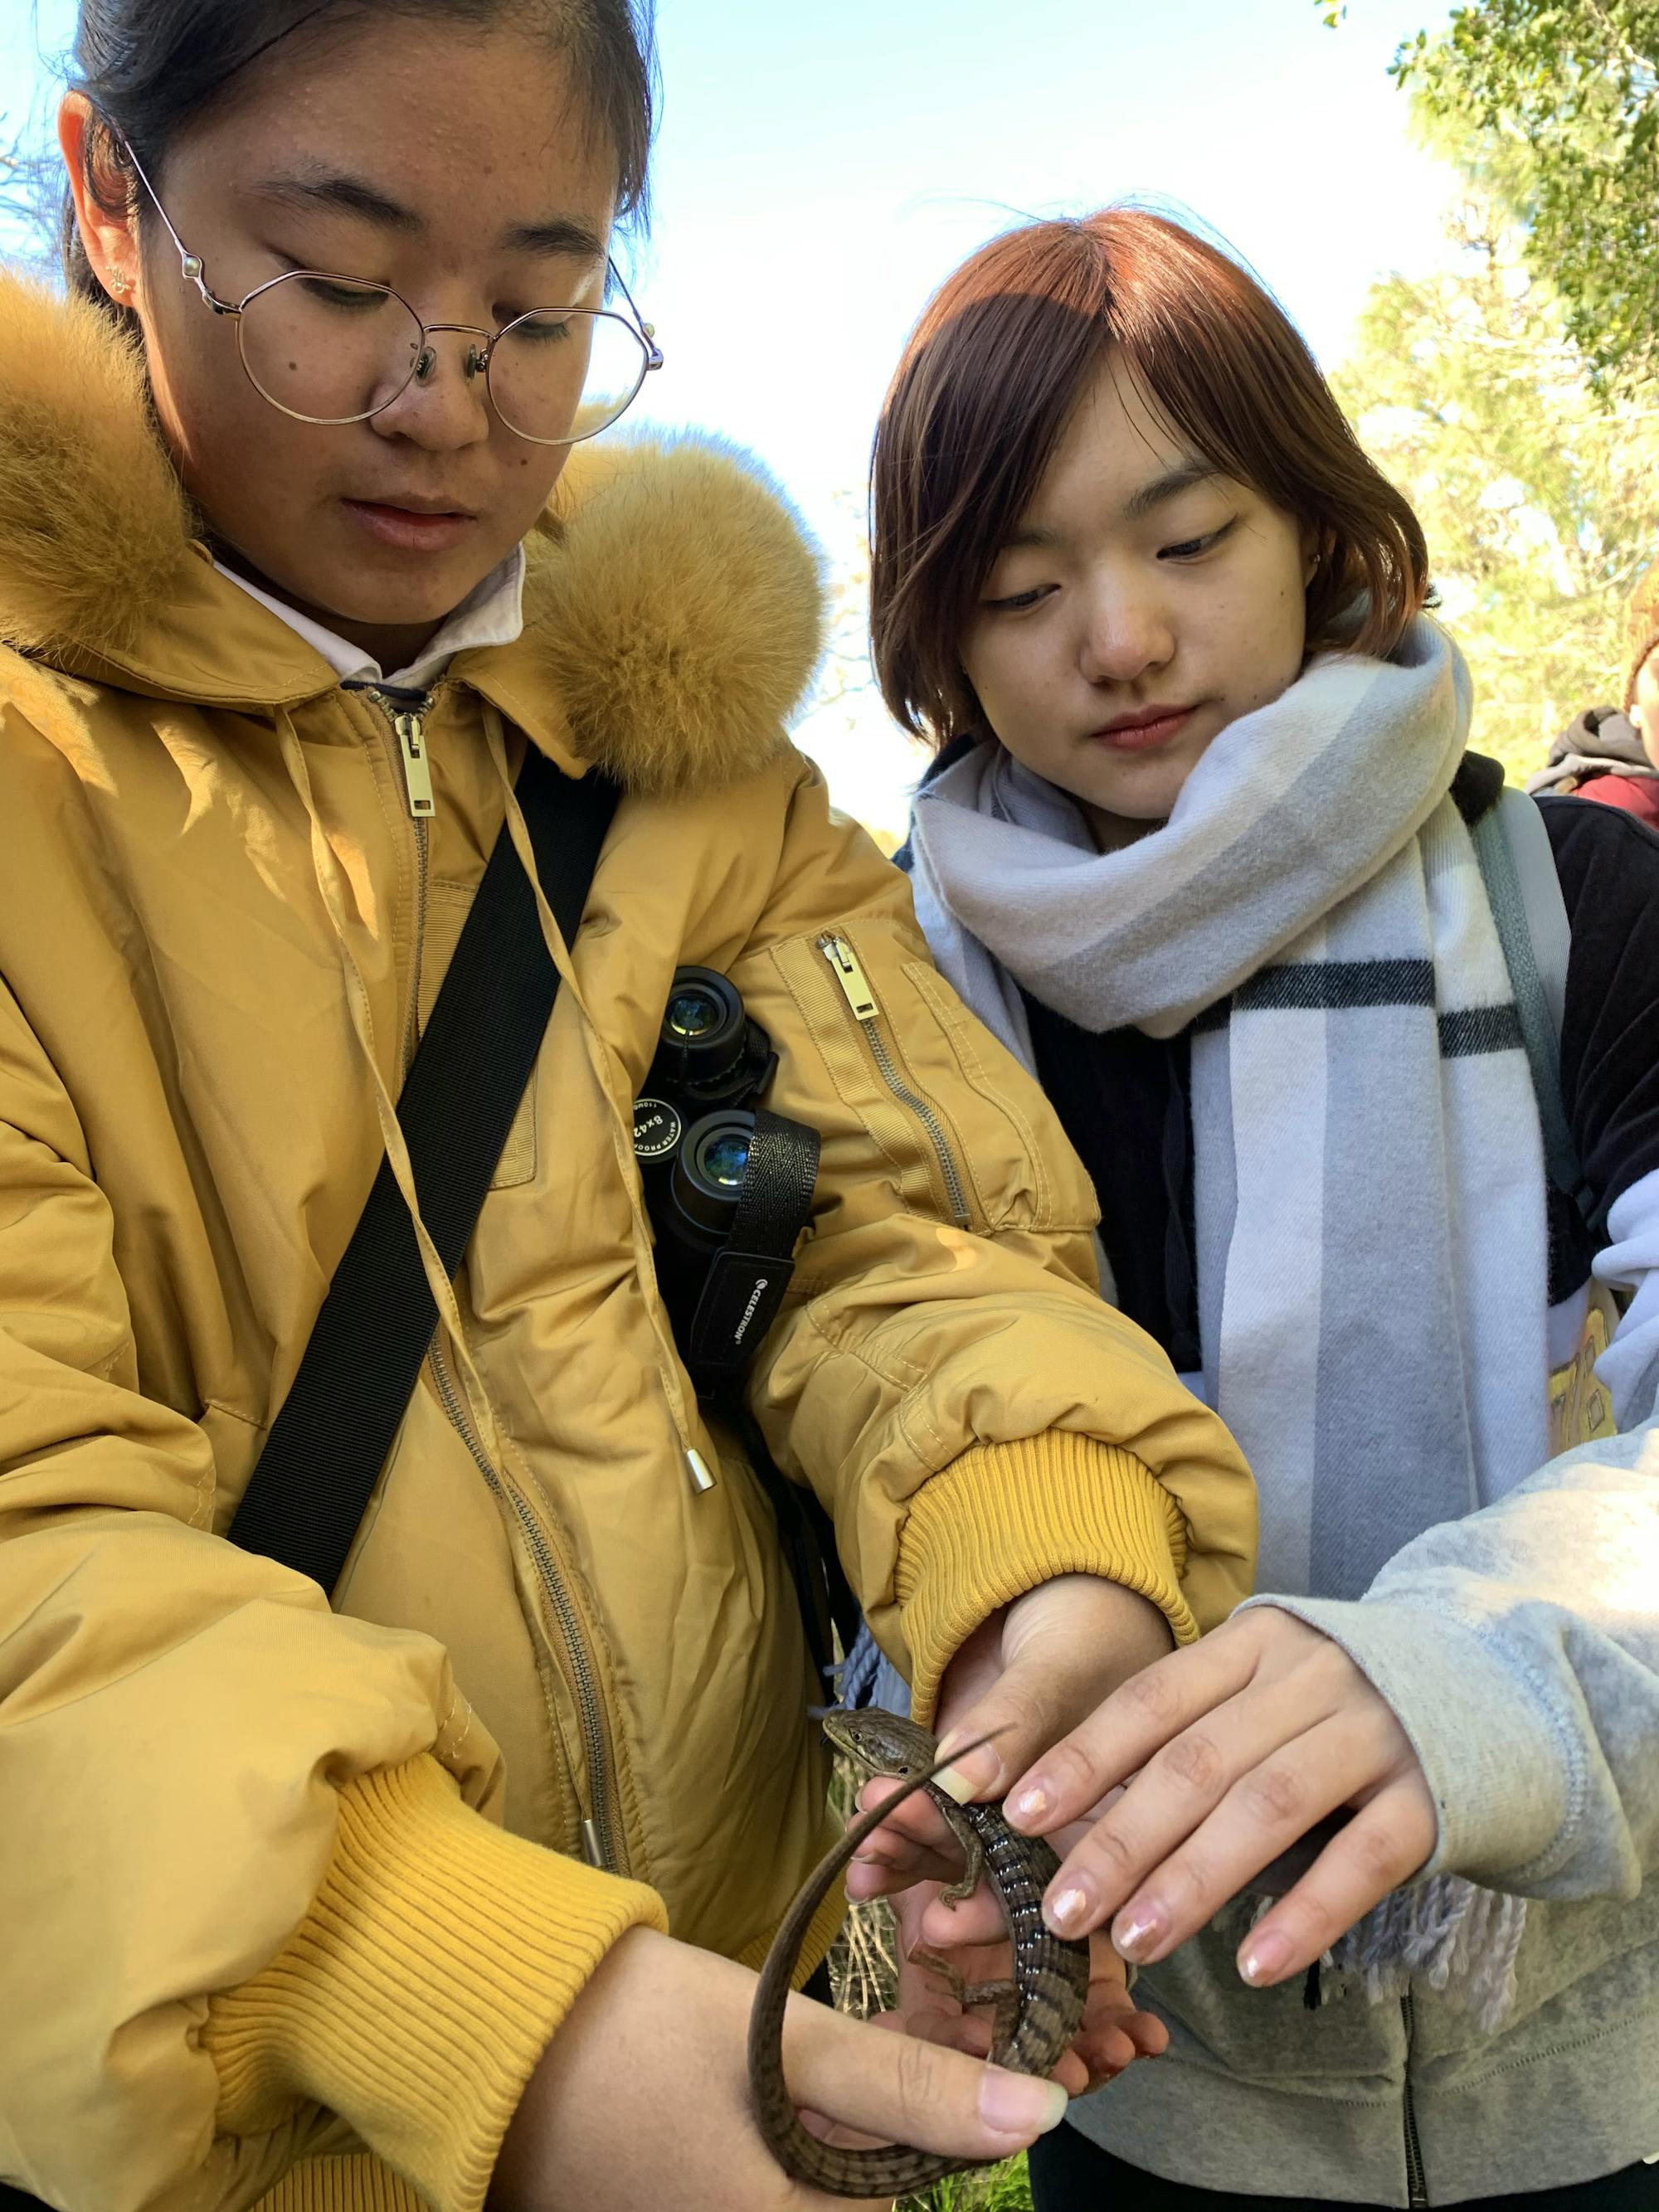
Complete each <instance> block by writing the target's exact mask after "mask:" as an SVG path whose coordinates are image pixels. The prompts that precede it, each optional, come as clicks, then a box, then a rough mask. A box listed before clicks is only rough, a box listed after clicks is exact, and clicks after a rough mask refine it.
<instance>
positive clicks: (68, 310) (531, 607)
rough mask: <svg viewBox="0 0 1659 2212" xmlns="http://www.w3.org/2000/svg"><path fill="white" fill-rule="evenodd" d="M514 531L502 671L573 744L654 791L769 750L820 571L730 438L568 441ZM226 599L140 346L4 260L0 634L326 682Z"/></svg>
mask: <svg viewBox="0 0 1659 2212" xmlns="http://www.w3.org/2000/svg"><path fill="white" fill-rule="evenodd" d="M526 550H527V553H528V556H529V573H528V576H527V580H526V600H525V612H526V629H525V635H524V638H523V639H522V640H521V641H520V644H519V645H517V646H515V647H506V648H501V649H499V652H500V654H501V656H506V655H508V654H510V655H512V656H513V662H512V664H511V665H510V666H509V667H504V668H503V669H502V670H501V671H500V673H501V676H502V677H503V678H504V679H510V684H511V688H512V689H513V690H514V692H515V693H517V694H518V695H520V697H524V696H526V693H527V692H529V691H534V690H541V689H545V690H546V691H547V693H548V695H549V697H550V700H551V701H553V702H556V714H557V719H558V721H559V723H560V725H561V726H562V732H563V733H564V734H565V736H566V737H567V738H568V743H569V745H570V747H571V749H572V750H574V752H575V753H577V754H578V755H580V757H582V758H585V759H587V760H590V761H592V762H594V763H596V764H598V765H600V766H603V767H605V768H606V769H609V770H610V772H611V774H612V775H615V776H617V779H618V780H619V781H621V782H623V784H624V785H625V786H626V787H629V789H632V790H635V791H640V792H644V793H667V792H682V791H684V792H690V791H705V790H708V789H711V788H716V787H720V786H721V785H723V784H726V783H728V782H731V781H734V780H735V779H737V778H738V777H740V776H743V775H747V774H750V773H752V772H753V771H754V770H755V769H758V768H760V767H761V766H763V764H764V763H765V762H766V761H767V760H768V759H769V758H770V757H772V756H773V755H774V754H775V752H776V751H777V750H778V749H779V747H780V745H781V743H782V730H783V725H784V723H785V721H786V720H787V717H788V715H789V714H790V713H791V711H792V710H793V708H796V707H797V706H798V705H799V702H800V700H801V698H802V696H803V695H804V693H805V690H806V687H807V684H808V683H809V682H810V680H811V675H812V672H813V670H814V668H815V667H816V665H817V659H818V655H819V653H820V650H821V647H822V640H823V591H822V586H821V580H820V574H819V563H818V558H817V553H816V551H815V550H814V549H813V547H812V546H811V543H810V541H809V540H808V538H806V535H805V532H804V530H803V528H802V526H801V525H800V523H799V520H798V519H797V518H796V517H795V515H794V514H793V513H792V511H791V510H790V508H789V507H788V506H787V502H786V501H784V499H783V498H782V497H781V495H780V494H779V492H778V491H777V490H776V489H775V487H774V486H773V485H772V484H771V483H769V482H768V481H767V480H766V478H765V477H764V476H763V473H762V471H760V470H759V469H758V468H757V465H756V464H755V463H754V462H753V461H752V460H751V459H749V458H748V457H747V456H745V455H744V454H742V453H738V452H737V451H735V450H733V449H732V448H731V447H726V446H724V445H721V444H720V443H718V442H716V441H709V440H703V439H696V438H691V437H678V438H673V439H667V440H663V439H655V440H652V439H645V438H638V439H628V438H625V437H623V438H617V439H613V440H609V441H600V442H598V443H595V444H593V445H589V446H583V447H577V448H576V449H575V450H574V453H572V456H571V459H570V461H569V463H568V465H567V467H566V469H565V471H564V474H563V475H562V477H561V478H560V481H559V484H558V486H557V489H556V493H555V495H554V499H553V501H552V504H551V505H550V507H549V509H548V511H547V513H546V514H545V516H544V518H543V520H542V523H541V525H540V526H538V529H537V530H536V531H535V532H532V537H531V539H530V541H529V544H528V546H527V548H526ZM233 604H234V605H235V606H236V608H237V611H238V614H239V616H241V617H246V611H247V608H248V606H249V605H251V604H252V603H250V602H249V601H248V600H247V599H246V594H245V593H242V592H240V591H239V590H238V588H237V586H234V584H231V583H229V582H228V581H227V580H226V579H224V578H223V577H222V576H220V575H219V574H217V572H216V570H215V569H214V568H213V566H212V562H211V558H210V555H209V553H208V550H207V548H206V547H205V546H204V544H203V543H202V542H201V539H200V538H199V537H198V536H197V523H196V519H195V518H194V517H193V516H192V513H191V508H190V506H189V503H188V501H187V500H186V498H185V493H184V491H183V489H182V488H181V486H180V484H179V480H178V477H177V476H176V475H175V473H174V471H173V466H172V464H171V462H170V460H169V459H168V457H167V453H166V451H165V449H164V448H163V447H162V445H161V441H160V440H159V439H158V437H157V436H156V435H155V430H154V428H153V426H152V422H151V418H150V415H149V408H148V404H147V402H146V397H145V392H144V380H143V362H142V358H141V356H139V355H138V353H137V350H136V349H134V347H133V346H132V345H131V343H130V342H129V341H128V340H126V339H125V338H124V337H121V336H119V335H118V333H117V332H115V331H113V330H112V328H111V326H110V325H109V324H108V323H107V322H106V319H104V318H103V317H102V316H100V314H98V313H96V311H95V310H94V309H93V308H91V307H88V306H87V305H86V304H85V303H83V302H82V301H72V300H70V301H66V300H64V299H63V298H61V297H59V296H58V295H56V294H54V293H52V292H50V291H48V290H47V289H45V288H44V287H42V286H40V285H38V284H33V283H27V282H24V281H21V280H20V279H18V278H16V277H14V276H0V641H3V643H4V644H6V645H9V646H10V647H14V648H15V650H17V651H19V652H21V653H26V654H27V655H28V656H29V657H30V658H31V659H35V660H39V661H42V662H45V663H46V664H48V665H54V666H57V667H60V668H63V669H64V670H66V671H69V672H70V673H73V674H76V675H80V676H85V677H89V678H94V680H99V681H103V682H108V683H112V684H118V685H121V686H123V687H125V688H128V689H132V690H139V691H143V692H147V693H152V694H155V696H162V697H178V698H189V699H195V700H200V701H202V702H216V703H220V704H225V705H230V704H235V705H240V706H248V707H255V708H257V707H258V706H261V705H265V704H269V705H272V706H276V705H283V704H291V703H294V702H295V701H296V700H297V699H299V698H301V697H302V696H305V695H306V693H307V691H309V692H313V693H314V692H316V691H318V690H320V689H322V688H324V685H325V683H331V681H332V678H331V676H328V675H326V674H325V673H324V672H319V664H318V662H317V660H316V657H315V656H314V655H313V654H312V653H310V651H309V648H307V647H302V646H300V645H299V643H298V641H297V640H295V637H294V635H293V633H292V632H289V631H288V630H287V629H286V626H285V625H283V624H282V623H280V622H279V620H278V619H277V618H276V617H274V616H271V617H268V625H269V635H268V637H265V636H264V631H263V629H262V633H261V635H262V650H260V651H258V652H257V653H253V654H252V656H250V655H249V654H248V653H246V651H245V650H240V649H239V651H238V652H237V653H235V654H234V655H232V654H231V653H228V651H227V650H226V649H225V647H224V646H223V644H222V637H223V634H224V632H225V629H226V628H227V624H226V622H225V614H226V610H227V609H228V608H229V607H230V606H232V605H233ZM234 627H235V629H236V630H237V631H238V633H239V634H245V629H246V624H245V621H239V622H238V623H237V624H236V625H235V626H234ZM485 657H486V656H485V655H484V654H483V653H480V654H479V655H477V657H476V665H477V672H478V673H479V675H480V677H482V676H483V672H484V671H483V661H484V659H485ZM467 672H468V673H469V674H471V673H472V672H473V671H472V668H471V666H470V667H469V669H468V671H467ZM530 679H533V681H532V680H530ZM486 688H492V689H493V688H494V686H487V687H486ZM532 734H537V732H532Z"/></svg>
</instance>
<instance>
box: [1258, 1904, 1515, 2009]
mask: <svg viewBox="0 0 1659 2212" xmlns="http://www.w3.org/2000/svg"><path fill="white" fill-rule="evenodd" d="M1276 1901H1277V1900H1276V1899H1273V1898H1270V1897H1264V1898H1263V1899H1261V1902H1260V1905H1258V1907H1257V1910H1256V1911H1255V1914H1254V1915H1253V1917H1252V1923H1251V1924H1252V1925H1254V1924H1255V1922H1256V1921H1259V1920H1260V1919H1261V1918H1262V1917H1263V1915H1264V1914H1266V1913H1267V1912H1269V1911H1272V1909H1273V1905H1274V1904H1275V1903H1276ZM1526 1929H1527V1900H1526V1899H1525V1898H1524V1897H1510V1896H1506V1895H1504V1894H1503V1893H1500V1892H1499V1891H1497V1890H1491V1889H1481V1888H1480V1887H1478V1886H1477V1885H1476V1884H1475V1883H1474V1882H1471V1881H1464V1880H1463V1879H1462V1876H1461V1875H1451V1874H1439V1875H1431V1877H1430V1879H1429V1880H1428V1881H1425V1882H1419V1883H1416V1884H1413V1885H1410V1886H1407V1887H1405V1888H1403V1889H1396V1890H1394V1891H1392V1892H1391V1893H1389V1895H1388V1896H1387V1897H1385V1898H1384V1899H1383V1901H1382V1903H1381V1904H1380V1905H1374V1906H1373V1907H1372V1909H1371V1910H1370V1911H1369V1912H1368V1913H1367V1914H1366V1915H1365V1917H1364V1919H1363V1920H1362V1921H1360V1922H1359V1923H1358V1925H1357V1926H1355V1927H1352V1928H1351V1929H1349V1930H1348V1932H1347V1934H1346V1936H1342V1937H1341V1938H1340V1940H1339V1941H1338V1942H1336V1943H1334V1944H1333V1946H1332V1947H1331V1948H1330V1949H1329V1950H1328V1951H1327V1952H1326V1953H1325V1954H1324V1956H1323V1958H1322V1959H1321V1960H1320V1961H1319V1966H1320V1969H1322V1970H1323V1972H1329V1973H1331V1974H1334V1975H1336V1976H1338V1977H1340V1978H1343V1979H1346V1980H1357V1981H1358V1983H1359V1984H1360V1985H1361V1987H1362V1988H1363V1989H1364V1992H1365V1998H1366V2002H1368V2003H1370V2004H1380V2003H1383V2002H1386V2001H1390V2000H1391V2001H1393V2002H1398V2001H1399V2000H1400V1999H1401V1997H1403V1996H1405V1995H1406V1994H1407V1989H1408V1987H1409V1985H1410V1984H1411V1982H1412V1980H1413V1978H1419V1979H1421V1980H1423V1981H1425V1982H1427V1984H1428V1985H1429V1987H1430V1988H1431V1990H1436V1991H1437V1993H1438V1994H1440V1995H1441V1996H1443V1997H1444V1998H1445V1999H1446V2001H1447V2002H1448V2003H1449V2004H1453V2005H1455V2006H1456V2007H1457V2008H1458V2009H1459V2010H1460V2011H1461V2012H1466V2013H1468V2014H1469V2015H1472V2017H1473V2018H1474V2021H1475V2024H1476V2026H1477V2027H1480V2029H1481V2030H1482V2032H1483V2033H1486V2034H1491V2033H1492V2032H1493V2030H1494V2029H1496V2028H1497V2027H1499V2026H1500V2025H1501V2024H1502V2022H1503V2020H1504V2015H1505V2014H1506V2013H1507V2012H1508V2011H1509V2008H1510V2006H1511V2004H1513V2003H1514V2002H1515V1992H1516V1959H1517V1957H1518V1955H1519V1954H1520V1949H1521V1942H1522V1937H1523V1936H1525V1934H1526ZM1309 1986H1310V1998H1309V2002H1310V2003H1314V2002H1317V2003H1323V2002H1324V2001H1325V1987H1324V1983H1323V1980H1322V1978H1319V1977H1317V1976H1316V1978H1313V1979H1311V1980H1310V1985H1309ZM1315 1990H1316V1991H1317V1996H1314V1994H1313V1992H1314V1991H1315Z"/></svg>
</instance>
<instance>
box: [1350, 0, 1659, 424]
mask: <svg viewBox="0 0 1659 2212" xmlns="http://www.w3.org/2000/svg"><path fill="white" fill-rule="evenodd" d="M1315 5H1316V6H1317V7H1318V8H1319V9H1320V11H1321V13H1322V15H1324V17H1325V20H1326V21H1327V22H1328V23H1331V24H1333V25H1334V24H1335V23H1336V22H1337V21H1339V20H1340V17H1341V15H1343V14H1345V13H1346V8H1345V7H1344V6H1343V4H1342V0H1315ZM1394 75H1395V78H1396V79H1397V80H1398V82H1400V83H1401V85H1403V86H1404V87H1405V88H1407V90H1408V91H1409V92H1411V93H1412V94H1413V97H1414V101H1415V105H1416V106H1417V109H1418V112H1419V116H1420V117H1421V118H1425V119H1426V120H1428V121H1429V122H1430V123H1431V125H1438V126H1440V127H1441V128H1442V129H1447V128H1449V129H1450V130H1452V131H1455V132H1456V133H1457V134H1458V135H1459V137H1462V139H1463V140H1465V141H1466V142H1467V141H1468V139H1469V138H1470V137H1472V136H1478V137H1485V138H1486V140H1488V141H1489V142H1490V143H1492V145H1493V146H1494V147H1496V148H1498V149H1502V150H1503V151H1504V154H1505V155H1506V156H1507V166H1508V168H1509V171H1510V179H1511V183H1512V185H1513V189H1514V197H1513V199H1512V201H1511V207H1512V210H1513V212H1514V213H1515V214H1516V216H1517V217H1518V219H1519V220H1520V221H1521V222H1522V225H1523V227H1524V228H1525V230H1526V232H1527V246H1526V254H1527V262H1528V267H1529V268H1530V269H1531V270H1533V272H1534V275H1535V276H1540V277H1541V278H1545V279H1547V281H1548V282H1549V283H1551V284H1553V286H1554V288H1555V289H1556V290H1557V291H1558V292H1559V295H1560V299H1561V304H1562V313H1563V316H1564V319H1565V328H1566V331H1567V332H1568V334H1569V336H1570V337H1572V338H1573V339H1574V341H1575V342H1576V343H1577V345H1578V347H1579V349H1580V350H1581V351H1582V352H1583V356H1584V358H1585V359H1586V361H1587V362H1589V364H1590V368H1591V371H1592V374H1593V375H1594V377H1595V381H1596V384H1597V386H1598V388H1601V389H1603V390H1607V391H1609V392H1630V391H1632V390H1634V389H1636V388H1638V386H1640V385H1642V384H1644V382H1646V381H1647V380H1650V378H1651V377H1652V375H1653V374H1654V372H1655V369H1656V368H1659V0H1468V4H1466V5H1463V6H1462V7H1459V8H1457V9H1455V10H1454V11H1453V14H1452V17H1451V21H1450V22H1449V25H1448V26H1447V27H1446V29H1445V30H1444V31H1443V32H1442V33H1437V34H1436V35H1435V36H1433V37H1431V36H1430V34H1429V33H1427V32H1425V31H1419V33H1418V34H1417V36H1416V37H1415V38H1414V39H1412V40H1407V42H1406V44H1405V45H1404V46H1401V50H1400V52H1399V53H1398V55H1397V56H1396V57H1395V64H1394Z"/></svg>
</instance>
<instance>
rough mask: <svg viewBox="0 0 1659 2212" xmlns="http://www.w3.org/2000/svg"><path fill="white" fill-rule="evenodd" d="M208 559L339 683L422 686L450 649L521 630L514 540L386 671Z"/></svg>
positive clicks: (500, 640)
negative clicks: (423, 641) (423, 639)
mask: <svg viewBox="0 0 1659 2212" xmlns="http://www.w3.org/2000/svg"><path fill="white" fill-rule="evenodd" d="M213 565H214V567H215V568H216V569H217V570H218V571H219V574H221V575H222V576H228V577H229V579H230V580H231V582H232V583H233V584H235V585H238V586H240V588H241V589H242V590H243V591H245V592H246V593H247V595H248V597H249V598H250V599H258V602H259V605H261V606H262V607H269V608H270V611H271V613H272V614H274V615H276V617H278V618H279V619H280V620H281V621H283V622H285V623H287V624H288V626H289V629H291V630H293V631H294V632H295V634H296V635H298V636H300V637H302V638H304V640H305V641H306V643H307V645H309V646H312V647H314V648H315V649H316V651H317V652H319V653H321V655H322V656H323V659H325V661H327V663H328V665H329V666H330V667H331V669H332V670H333V671H334V673H335V674H336V675H337V677H338V678H340V679H341V681H342V682H343V683H351V684H395V685H397V686H398V687H399V688H400V689H403V690H410V691H417V690H418V691H424V690H428V688H429V687H430V685H431V684H432V683H433V682H434V680H435V678H438V677H440V676H441V675H442V673H443V671H444V670H445V669H446V668H447V667H448V665H449V664H450V662H451V660H452V659H453V658H454V656H455V655H456V653H460V652H463V651H464V650H465V649H466V648H467V647H471V646H479V645H511V644H512V643H513V641H514V640H515V639H516V638H518V637H520V635H522V634H523V630H524V574H525V560H524V548H523V546H522V545H515V546H514V547H513V550H512V551H511V552H510V553H509V554H508V555H507V558H506V560H505V561H503V562H501V564H500V565H499V567H497V568H492V569H491V570H490V572H489V574H488V575H487V576H486V577H485V578H484V579H483V581H482V582H481V583H478V584H475V585H474V586H473V587H472V589H471V591H470V592H468V593H467V595H466V597H465V599H463V600H462V601H461V603H460V605H459V606H458V607H456V608H455V609H453V611H452V612H451V613H450V614H449V615H447V617H445V619H444V623H443V626H442V627H441V629H439V630H438V632H437V633H436V635H435V636H434V637H433V638H432V639H431V640H430V641H429V642H428V645H427V646H426V647H425V648H424V650H423V651H422V652H421V653H417V654H416V657H415V659H413V660H411V661H410V664H409V665H408V667H407V668H397V669H393V670H392V671H389V672H388V671H386V670H385V669H383V668H382V667H381V666H380V662H379V661H378V660H371V659H369V657H368V654H367V653H365V652H364V651H363V649H362V647H361V646H357V645H353V644H351V643H350V642H349V640H347V639H345V638H343V637H337V636H336V635H335V634H334V632H333V631H332V630H331V629H324V627H323V625H322V624H321V623H319V622H313V620H312V618H311V617H310V616H309V615H302V614H300V613H298V612H297V611H295V609H294V608H293V607H290V606H289V605H286V604H285V603H284V602H283V600H281V599H276V598H275V597H273V595H272V594H271V593H270V592H266V591H262V590H261V589H260V587H259V586H258V584H250V583H249V582H248V580H247V579H246V576H239V575H238V574H236V571H235V570H234V568H226V567H225V565H224V563H223V562H222V561H216V562H214V564H213Z"/></svg>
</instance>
